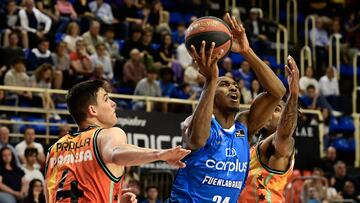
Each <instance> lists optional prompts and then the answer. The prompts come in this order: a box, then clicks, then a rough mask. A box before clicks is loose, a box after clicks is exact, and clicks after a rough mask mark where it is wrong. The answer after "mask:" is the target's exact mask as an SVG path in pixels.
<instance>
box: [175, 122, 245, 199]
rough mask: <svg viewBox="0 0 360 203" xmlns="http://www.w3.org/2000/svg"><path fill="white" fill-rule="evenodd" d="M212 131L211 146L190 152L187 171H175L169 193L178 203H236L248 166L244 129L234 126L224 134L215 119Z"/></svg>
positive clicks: (224, 131)
mask: <svg viewBox="0 0 360 203" xmlns="http://www.w3.org/2000/svg"><path fill="white" fill-rule="evenodd" d="M211 128H212V130H211V131H212V132H213V133H215V134H214V135H215V136H214V137H213V141H212V144H206V145H205V147H203V148H201V149H199V150H198V151H196V152H193V154H191V155H190V156H189V157H188V158H186V160H185V163H186V164H187V166H186V168H184V169H180V170H179V171H178V174H177V177H176V180H175V183H174V185H173V192H172V199H179V200H178V202H219V203H223V202H224V203H225V202H229V203H230V202H236V200H237V198H238V196H239V194H240V191H241V189H242V187H243V186H244V180H245V179H246V176H247V168H248V164H249V163H248V161H249V147H248V140H247V139H248V138H247V130H246V128H245V127H244V126H243V125H241V124H239V123H237V124H236V125H234V127H233V128H232V129H229V130H224V129H222V128H221V127H220V125H219V124H218V123H217V122H216V120H215V119H213V121H212V125H211ZM209 139H211V138H209ZM208 142H209V140H208ZM181 199H182V201H181Z"/></svg>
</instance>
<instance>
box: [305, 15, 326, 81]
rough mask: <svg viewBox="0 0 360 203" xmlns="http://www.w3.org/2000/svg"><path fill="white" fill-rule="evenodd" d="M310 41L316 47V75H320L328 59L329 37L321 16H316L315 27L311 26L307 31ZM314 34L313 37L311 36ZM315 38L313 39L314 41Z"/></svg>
mask: <svg viewBox="0 0 360 203" xmlns="http://www.w3.org/2000/svg"><path fill="white" fill-rule="evenodd" d="M309 36H310V41H311V43H312V44H314V43H315V47H316V66H317V67H316V69H315V70H316V74H315V75H316V76H320V75H321V74H322V73H323V72H324V69H325V67H326V62H327V59H328V54H327V50H328V45H329V37H328V33H327V31H326V30H325V28H324V21H323V19H322V18H321V17H317V18H316V27H314V28H312V29H311V30H310V32H309ZM313 36H314V37H313ZM314 40H315V41H314Z"/></svg>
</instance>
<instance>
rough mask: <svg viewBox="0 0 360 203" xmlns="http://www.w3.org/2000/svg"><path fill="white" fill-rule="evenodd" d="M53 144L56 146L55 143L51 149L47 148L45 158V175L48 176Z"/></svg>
mask: <svg viewBox="0 0 360 203" xmlns="http://www.w3.org/2000/svg"><path fill="white" fill-rule="evenodd" d="M53 146H54V144H53V145H51V146H50V147H49V149H48V150H47V153H46V158H45V171H44V172H45V176H46V173H47V170H48V166H49V161H50V151H51V149H52V147H53Z"/></svg>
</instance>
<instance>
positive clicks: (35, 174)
mask: <svg viewBox="0 0 360 203" xmlns="http://www.w3.org/2000/svg"><path fill="white" fill-rule="evenodd" d="M24 154H25V159H26V163H25V164H23V166H22V170H23V171H24V172H25V180H26V182H27V184H28V183H30V182H31V181H32V180H33V179H39V180H41V182H42V183H44V176H43V174H42V173H41V171H40V170H39V168H36V163H37V156H38V151H37V149H36V148H32V147H28V148H26V149H25V153H24Z"/></svg>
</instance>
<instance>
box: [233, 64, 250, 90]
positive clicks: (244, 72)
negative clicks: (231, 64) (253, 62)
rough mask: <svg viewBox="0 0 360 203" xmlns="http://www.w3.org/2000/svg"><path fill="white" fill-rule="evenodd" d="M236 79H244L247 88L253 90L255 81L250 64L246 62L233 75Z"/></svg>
mask: <svg viewBox="0 0 360 203" xmlns="http://www.w3.org/2000/svg"><path fill="white" fill-rule="evenodd" d="M233 75H234V77H235V79H243V80H244V82H245V87H246V88H247V89H251V82H252V81H253V80H254V73H253V72H252V71H251V70H250V64H249V62H247V61H244V62H243V63H242V64H241V66H240V68H239V69H238V70H235V71H234V73H233Z"/></svg>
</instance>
